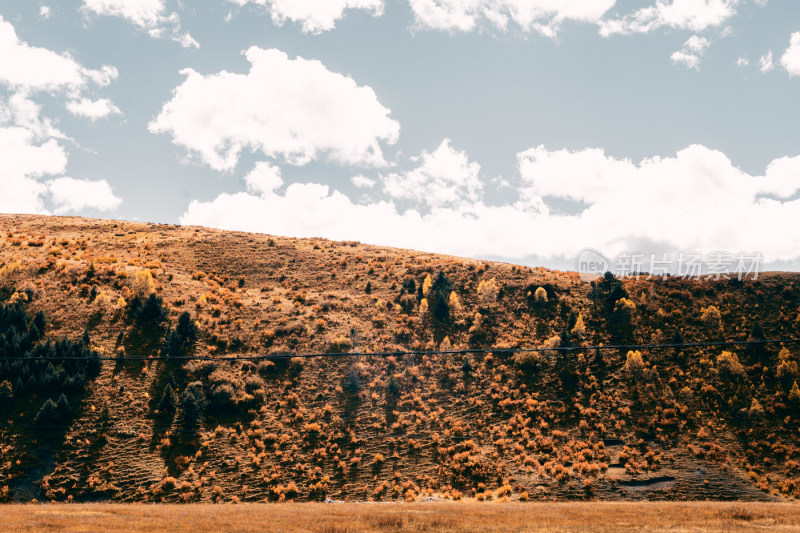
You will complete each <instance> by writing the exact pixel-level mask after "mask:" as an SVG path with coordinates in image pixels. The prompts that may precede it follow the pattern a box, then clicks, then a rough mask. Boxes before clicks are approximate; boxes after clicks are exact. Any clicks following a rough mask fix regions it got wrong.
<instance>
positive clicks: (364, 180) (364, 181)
mask: <svg viewBox="0 0 800 533" xmlns="http://www.w3.org/2000/svg"><path fill="white" fill-rule="evenodd" d="M350 182H351V183H352V184H353V185H355V186H356V187H358V188H359V189H370V188H372V187H374V186H375V180H374V179H371V178H368V177H366V176H364V175H362V174H359V175H357V176H353V177H352V178H350Z"/></svg>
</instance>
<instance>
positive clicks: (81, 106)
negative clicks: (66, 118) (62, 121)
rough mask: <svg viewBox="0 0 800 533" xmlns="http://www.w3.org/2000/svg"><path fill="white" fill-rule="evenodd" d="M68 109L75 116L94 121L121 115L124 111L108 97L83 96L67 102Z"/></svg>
mask: <svg viewBox="0 0 800 533" xmlns="http://www.w3.org/2000/svg"><path fill="white" fill-rule="evenodd" d="M67 110H68V111H69V112H70V113H72V114H73V115H75V116H78V117H84V118H88V119H89V120H91V121H92V122H94V121H96V120H98V119H101V118H104V117H107V116H109V115H121V114H122V111H120V110H119V108H118V107H117V106H115V105H114V104H113V103H112V102H111V100H109V99H108V98H101V99H99V100H90V99H88V98H81V99H80V100H73V101H71V102H67Z"/></svg>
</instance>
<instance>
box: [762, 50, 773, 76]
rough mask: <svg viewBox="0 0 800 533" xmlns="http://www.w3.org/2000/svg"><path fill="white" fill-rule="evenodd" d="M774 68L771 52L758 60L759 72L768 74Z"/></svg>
mask: <svg viewBox="0 0 800 533" xmlns="http://www.w3.org/2000/svg"><path fill="white" fill-rule="evenodd" d="M774 68H775V64H774V63H773V62H772V50H770V51H769V52H767V53H766V54H764V55H763V56H761V59H759V60H758V69H759V70H760V71H761V72H770V71H771V70H772V69H774Z"/></svg>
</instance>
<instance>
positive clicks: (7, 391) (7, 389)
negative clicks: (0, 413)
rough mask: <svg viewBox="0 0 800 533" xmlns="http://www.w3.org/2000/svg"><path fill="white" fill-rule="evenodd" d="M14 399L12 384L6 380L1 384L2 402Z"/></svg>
mask: <svg viewBox="0 0 800 533" xmlns="http://www.w3.org/2000/svg"><path fill="white" fill-rule="evenodd" d="M13 397H14V388H13V387H12V386H11V382H10V381H8V380H4V381H3V382H2V383H0V402H3V403H4V402H7V401H9V400H10V399H11V398H13Z"/></svg>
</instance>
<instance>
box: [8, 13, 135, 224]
mask: <svg viewBox="0 0 800 533" xmlns="http://www.w3.org/2000/svg"><path fill="white" fill-rule="evenodd" d="M116 76H117V71H116V69H115V68H113V67H103V68H101V69H99V70H92V69H87V68H86V67H84V66H82V65H80V64H79V63H78V62H76V61H75V60H74V59H73V58H72V57H70V56H69V55H66V54H58V53H56V52H53V51H51V50H47V49H45V48H37V47H33V46H30V45H28V44H27V43H25V42H22V41H21V40H19V39H18V38H17V34H16V31H15V30H14V27H13V26H12V25H11V24H9V23H8V22H6V21H4V20H3V19H2V18H0V88H3V87H4V88H5V89H7V90H9V91H10V93H9V94H4V93H3V92H2V91H0V154H2V157H0V211H2V212H14V213H46V212H47V210H46V203H47V201H48V200H49V201H50V202H52V203H53V204H54V205H55V206H56V212H58V213H64V212H68V211H77V210H81V209H85V208H88V207H94V208H99V209H112V208H114V207H116V206H117V205H119V202H120V200H119V199H118V198H116V197H114V195H113V193H112V192H111V188H110V186H109V185H108V183H107V182H105V181H96V182H87V181H81V180H75V179H72V178H66V177H63V174H64V172H65V171H66V167H67V152H66V150H65V149H64V147H63V146H62V144H61V142H62V141H64V140H68V137H67V136H66V135H64V134H63V133H62V132H61V131H59V130H58V129H57V128H56V127H54V126H53V124H52V122H51V121H50V120H49V119H48V118H46V117H43V116H42V113H41V106H40V105H39V104H37V103H36V102H35V101H34V100H33V97H34V95H36V94H37V93H39V92H47V93H50V94H51V95H53V96H66V97H67V98H69V99H71V100H70V102H71V103H70V104H68V107H69V106H70V105H74V110H73V111H74V112H77V114H83V115H91V114H92V113H94V114H95V115H96V114H97V113H99V112H100V111H101V108H105V109H111V110H116V107H115V106H114V105H113V104H112V103H111V102H110V101H108V100H99V101H98V102H99V104H98V103H97V102H92V101H91V100H88V99H86V98H84V97H82V96H81V95H82V92H83V91H85V90H87V89H88V88H90V87H91V86H92V85H99V86H103V85H107V84H108V83H110V82H111V81H112V80H113V79H115V78H116ZM117 111H118V110H117ZM90 118H91V117H90ZM45 177H54V178H55V179H51V180H50V181H47V182H42V181H40V180H41V179H42V178H45Z"/></svg>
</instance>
